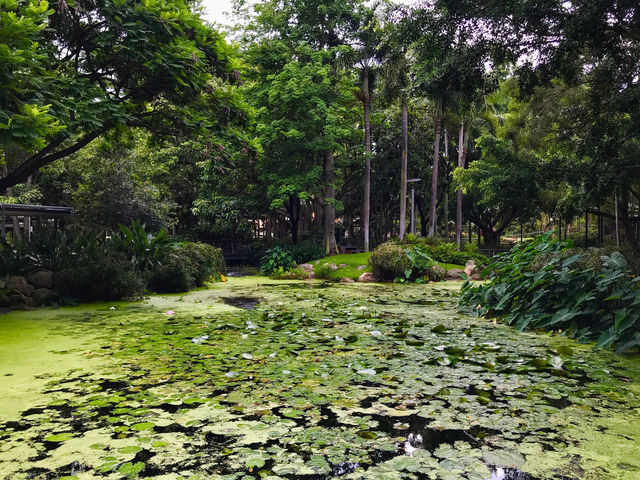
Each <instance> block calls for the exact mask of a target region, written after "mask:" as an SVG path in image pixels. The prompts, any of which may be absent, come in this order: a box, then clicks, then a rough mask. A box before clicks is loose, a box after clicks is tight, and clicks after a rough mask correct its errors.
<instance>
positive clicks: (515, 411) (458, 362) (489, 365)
mask: <svg viewBox="0 0 640 480" xmlns="http://www.w3.org/2000/svg"><path fill="white" fill-rule="evenodd" d="M458 288H459V284H455V283H442V284H435V285H431V286H424V285H422V286H414V285H402V286H399V285H374V284H326V283H320V282H297V281H287V282H276V281H270V280H267V279H264V278H260V277H243V278H232V279H230V281H229V282H227V283H224V284H223V283H218V284H215V285H212V286H211V288H210V289H203V290H198V291H196V292H192V293H189V294H184V295H168V296H153V297H151V298H149V299H147V300H146V301H144V302H137V303H118V304H93V305H88V306H81V307H73V308H60V309H57V310H56V309H50V310H40V311H37V312H14V313H12V314H9V315H5V316H3V317H0V379H1V381H2V384H1V387H2V388H1V389H0V478H6V479H12V480H13V479H67V480H69V479H93V478H111V479H126V478H156V479H191V480H195V479H202V480H204V479H229V480H232V479H238V480H239V479H243V480H248V479H256V478H263V479H272V480H275V479H303V480H304V479H308V480H316V479H318V480H321V479H322V480H324V479H331V478H340V479H382V480H383V479H423V478H424V479H434V480H435V479H441V480H449V479H452V480H453V479H467V480H487V479H491V480H509V479H511V480H514V479H520V480H535V479H538V480H544V479H583V478H584V479H603V480H604V479H607V480H610V479H638V478H640V399H639V398H638V396H639V395H640V369H638V365H639V364H640V359H639V358H638V357H633V356H619V355H614V354H612V353H610V352H593V351H592V349H591V346H588V345H578V344H576V343H574V342H573V341H571V340H569V339H566V338H564V337H562V336H558V335H549V334H538V333H533V332H526V333H519V332H516V331H514V330H513V329H511V328H509V327H505V326H502V325H498V324H495V323H494V322H490V321H486V320H484V319H479V318H473V317H470V316H467V315H463V314H460V313H458V312H457V310H456V304H457V292H458Z"/></svg>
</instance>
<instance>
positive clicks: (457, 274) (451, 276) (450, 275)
mask: <svg viewBox="0 0 640 480" xmlns="http://www.w3.org/2000/svg"><path fill="white" fill-rule="evenodd" d="M463 273H464V270H462V269H461V268H452V269H451V270H447V275H446V276H445V278H444V279H445V280H462V274H463Z"/></svg>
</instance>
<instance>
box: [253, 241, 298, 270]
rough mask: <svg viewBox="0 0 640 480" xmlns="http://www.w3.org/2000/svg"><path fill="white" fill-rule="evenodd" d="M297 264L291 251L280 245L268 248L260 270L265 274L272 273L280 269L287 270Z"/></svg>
mask: <svg viewBox="0 0 640 480" xmlns="http://www.w3.org/2000/svg"><path fill="white" fill-rule="evenodd" d="M294 265H295V262H294V260H293V257H292V255H291V253H290V252H288V251H287V250H285V249H284V248H282V247H281V246H279V245H276V246H275V247H271V248H270V249H268V250H267V251H266V252H265V254H264V256H263V257H262V258H261V259H260V272H261V273H262V274H263V275H270V274H271V273H273V272H274V271H276V270H278V269H282V271H287V270H289V269H290V268H291V267H293V266H294Z"/></svg>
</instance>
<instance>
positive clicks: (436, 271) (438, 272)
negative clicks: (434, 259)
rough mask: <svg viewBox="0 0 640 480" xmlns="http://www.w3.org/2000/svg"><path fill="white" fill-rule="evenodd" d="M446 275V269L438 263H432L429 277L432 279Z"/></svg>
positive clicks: (439, 278)
mask: <svg viewBox="0 0 640 480" xmlns="http://www.w3.org/2000/svg"><path fill="white" fill-rule="evenodd" d="M446 275H447V271H446V270H445V269H444V268H442V267H441V266H440V265H434V266H433V267H431V275H429V277H431V279H432V280H442V279H443V278H444V277H445V276H446Z"/></svg>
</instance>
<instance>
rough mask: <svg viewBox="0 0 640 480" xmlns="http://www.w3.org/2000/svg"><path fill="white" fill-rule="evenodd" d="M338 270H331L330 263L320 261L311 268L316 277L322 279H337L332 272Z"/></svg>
mask: <svg viewBox="0 0 640 480" xmlns="http://www.w3.org/2000/svg"><path fill="white" fill-rule="evenodd" d="M337 271H338V270H333V269H332V268H331V264H330V263H327V262H322V263H320V264H318V265H316V266H315V268H314V269H313V273H315V276H316V278H321V279H323V280H337V278H335V276H334V275H333V274H334V272H337Z"/></svg>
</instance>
